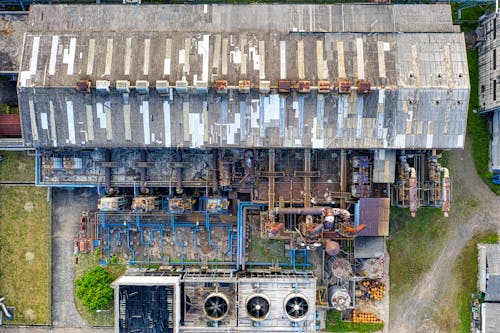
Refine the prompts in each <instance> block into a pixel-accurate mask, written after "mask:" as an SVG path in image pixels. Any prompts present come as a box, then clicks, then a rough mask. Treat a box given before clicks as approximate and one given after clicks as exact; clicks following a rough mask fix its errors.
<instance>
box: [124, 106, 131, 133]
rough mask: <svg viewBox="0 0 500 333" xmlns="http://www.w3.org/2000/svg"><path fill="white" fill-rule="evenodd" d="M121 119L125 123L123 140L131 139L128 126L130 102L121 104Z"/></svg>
mask: <svg viewBox="0 0 500 333" xmlns="http://www.w3.org/2000/svg"><path fill="white" fill-rule="evenodd" d="M123 120H124V123H125V140H127V141H130V140H132V128H131V126H130V104H124V105H123Z"/></svg>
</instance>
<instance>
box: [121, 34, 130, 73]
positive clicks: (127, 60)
mask: <svg viewBox="0 0 500 333" xmlns="http://www.w3.org/2000/svg"><path fill="white" fill-rule="evenodd" d="M131 62H132V38H130V37H129V38H127V40H126V42H125V59H124V64H123V74H124V75H130V63H131Z"/></svg>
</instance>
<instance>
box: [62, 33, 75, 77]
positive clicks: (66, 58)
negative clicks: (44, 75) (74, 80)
mask: <svg viewBox="0 0 500 333" xmlns="http://www.w3.org/2000/svg"><path fill="white" fill-rule="evenodd" d="M75 53H76V38H71V39H70V40H69V49H64V52H63V64H67V65H68V71H67V74H68V75H73V70H74V67H75Z"/></svg>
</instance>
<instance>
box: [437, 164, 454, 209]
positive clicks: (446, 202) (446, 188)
mask: <svg viewBox="0 0 500 333" xmlns="http://www.w3.org/2000/svg"><path fill="white" fill-rule="evenodd" d="M439 171H441V172H443V189H442V191H441V199H442V206H441V211H442V212H443V214H444V216H446V217H448V213H449V212H450V209H451V181H450V172H449V171H448V169H447V168H441V169H439Z"/></svg>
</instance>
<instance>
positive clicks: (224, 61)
mask: <svg viewBox="0 0 500 333" xmlns="http://www.w3.org/2000/svg"><path fill="white" fill-rule="evenodd" d="M227 44H228V40H227V38H224V39H223V40H222V52H221V57H222V75H223V76H226V75H227Z"/></svg>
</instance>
